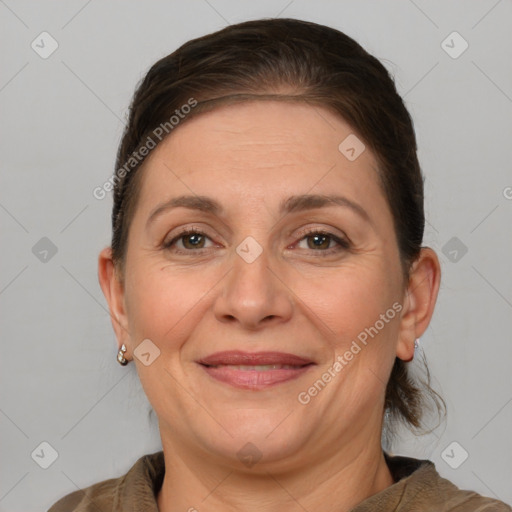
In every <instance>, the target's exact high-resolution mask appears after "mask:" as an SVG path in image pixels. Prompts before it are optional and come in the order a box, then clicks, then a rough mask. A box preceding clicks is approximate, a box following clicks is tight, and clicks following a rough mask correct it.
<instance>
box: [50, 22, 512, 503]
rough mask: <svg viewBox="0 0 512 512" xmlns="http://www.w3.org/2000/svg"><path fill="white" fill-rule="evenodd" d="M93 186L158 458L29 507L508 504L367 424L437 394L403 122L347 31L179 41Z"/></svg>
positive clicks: (106, 287)
mask: <svg viewBox="0 0 512 512" xmlns="http://www.w3.org/2000/svg"><path fill="white" fill-rule="evenodd" d="M111 184H112V185H113V186H114V209H113V214H112V222H113V236H112V247H109V248H106V249H104V250H103V251H102V252H101V254H100V256H99V279H100V284H101V287H102V290H103V292H104V294H105V297H106V299H107V301H108V303H109V307H110V312H111V317H112V323H113V327H114V330H115V332H116V336H117V339H118V343H119V353H118V356H117V357H118V361H119V362H120V363H121V364H123V365H124V364H127V363H128V362H130V361H133V363H134V364H135V365H136V367H137V371H138V374H139V377H140V379H141V382H142V385H143V388H144V390H145V392H146V394H147V396H148V399H149V401H150V402H151V405H152V407H153V409H154V410H155V412H156V414H157V417H158V423H159V428H160V434H161V439H162V446H163V451H162V452H158V453H155V454H151V455H146V456H144V457H141V458H140V459H139V460H138V461H137V463H136V464H135V465H134V466H133V467H132V468H131V469H130V471H129V472H128V473H127V474H126V475H125V476H123V477H121V478H116V479H112V480H107V481H105V482H101V483H98V484H95V485H93V486H91V487H89V488H87V489H85V490H84V491H78V492H75V493H73V494H70V495H68V496H66V497H65V498H63V499H62V500H60V501H59V502H58V503H56V504H55V505H54V506H53V507H52V508H51V509H50V512H60V511H64V510H65V511H66V512H70V511H77V512H78V511H86V510H87V511H88V510H123V511H125V510H133V511H135V510H137V511H144V512H156V511H157V510H159V511H160V512H171V511H175V510H190V511H193V510H200V511H220V510H222V511H224V510H278V509H279V510H310V511H313V510H324V509H327V508H328V509H333V510H339V511H353V512H356V511H357V512H363V511H370V510H371V511H374V510H397V511H398V510H399V511H410V510H415V511H427V510H429V511H430V510H435V511H444V510H446V511H447V510H453V511H455V510H457V511H477V510H479V511H480V510H512V509H511V508H510V507H508V506H507V505H506V504H504V503H502V502H498V501H496V500H492V499H490V498H485V497H482V496H479V495H478V494H476V493H474V492H471V491H463V490H459V489H458V488H457V487H455V486H454V485H453V484H451V483H450V482H448V481H447V480H445V479H443V478H441V477H440V476H439V475H438V473H437V472H436V469H435V467H434V465H433V463H432V462H430V461H427V460H416V459H412V458H407V457H398V456H394V457H393V456H391V455H389V454H388V453H386V452H384V451H383V448H382V445H381V437H382V434H383V423H384V417H385V416H386V417H387V418H388V419H391V420H392V419H393V418H394V419H401V420H403V421H404V422H405V423H407V424H409V425H410V426H412V427H415V428H417V427H420V425H421V423H420V420H421V412H422V407H423V399H424V396H423V395H424V393H426V394H427V396H428V395H429V394H430V396H431V397H434V399H435V398H436V397H435V394H434V393H433V392H432V390H430V388H428V387H427V388H426V391H425V392H422V391H421V390H420V388H419V387H418V385H417V384H416V383H414V382H413V381H412V380H411V378H410V377H409V375H408V367H407V362H409V361H411V360H412V359H413V357H414V349H415V344H416V340H417V339H418V338H419V337H421V335H422V334H423V333H424V332H425V330H426V328H427V326H428V324H429V322H430V319H431V317H432V313H433V310H434V305H435V302H436V297H437V293H438V289H439V281H440V267H439V261H438V258H437V256H436V254H435V253H434V251H432V250H431V249H429V248H426V247H422V246H421V243H422V238H423V228H424V212H423V182H422V176H421V171H420V167H419V163H418V160H417V155H416V140H415V134H414V130H413V125H412V121H411V118H410V116H409V114H408V112H407V110H406V108H405V106H404V104H403V102H402V100H401V98H400V97H399V96H398V94H397V92H396V89H395V86H394V83H393V81H392V79H391V78H390V76H389V74H388V73H387V71H386V70H385V68H384V67H383V66H382V65H381V64H380V63H379V62H378V61H377V60H376V59H375V58H374V57H372V56H370V55H369V54H368V53H367V52H365V51H364V50H363V49H362V48H361V47H360V46H359V45H358V44H357V43H356V42H355V41H353V40H352V39H350V38H349V37H347V36H346V35H344V34H342V33H341V32H339V31H337V30H334V29H331V28H328V27H324V26H320V25H316V24H313V23H308V22H303V21H298V20H291V19H273V20H257V21H250V22H246V23H241V24H239V25H232V26H229V27H227V28H226V29H224V30H221V31H219V32H216V33H214V34H211V35H208V36H205V37H202V38H199V39H196V40H193V41H190V42H188V43H186V44H185V45H183V46H182V47H181V48H179V49H178V50H177V51H176V52H174V53H173V54H171V55H169V56H167V57H165V58H163V59H162V60H160V61H159V62H157V63H156V64H155V65H154V66H153V67H152V68H151V70H150V71H149V72H148V74H147V76H146V77H145V79H144V80H143V82H142V83H141V85H140V86H139V88H138V90H137V91H136V93H135V96H134V99H133V102H132V106H131V113H130V118H129V122H128V125H127V127H126V130H125V133H124V136H123V139H122V142H121V144H120V148H119V152H118V158H117V165H116V173H115V174H114V176H113V178H112V180H111ZM98 192H99V193H101V191H98ZM437 403H439V401H438V402H437Z"/></svg>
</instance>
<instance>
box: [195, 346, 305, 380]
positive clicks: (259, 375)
mask: <svg viewBox="0 0 512 512" xmlns="http://www.w3.org/2000/svg"><path fill="white" fill-rule="evenodd" d="M197 363H199V365H200V366H201V368H202V369H203V370H204V371H205V372H206V373H207V374H208V375H209V376H210V377H212V378H214V379H216V380H218V381H221V382H224V383H226V384H230V385H231V386H234V387H237V388H242V389H252V390H259V389H265V388H268V387H270V386H274V385H277V384H281V383H284V382H289V381H291V380H294V379H297V378H299V377H300V376H302V375H303V374H304V373H306V372H308V371H309V370H310V369H311V367H312V366H314V365H315V362H314V361H312V360H311V359H307V358H304V357H300V356H297V355H295V354H289V353H284V352H242V351H237V350H234V351H225V352H217V353H215V354H211V355H209V356H207V357H205V358H202V359H200V360H198V361H197ZM263 365H264V366H267V365H274V366H279V367H280V368H275V369H265V370H258V369H256V368H254V369H249V368H247V369H241V368H238V367H239V366H249V367H250V366H263ZM283 366H284V368H283Z"/></svg>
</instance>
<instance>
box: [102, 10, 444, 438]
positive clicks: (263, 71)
mask: <svg viewBox="0 0 512 512" xmlns="http://www.w3.org/2000/svg"><path fill="white" fill-rule="evenodd" d="M283 90H286V91H287V92H286V94H285V93H284V92H282V91H283ZM274 98H277V99H279V100H282V101H300V102H307V103H308V104H311V105H319V106H322V107H324V108H328V109H330V110H331V111H333V112H334V113H336V114H337V115H339V116H341V117H342V118H343V119H345V120H346V121H347V122H348V123H349V124H350V125H351V127H352V128H353V129H354V131H356V132H357V134H358V136H359V137H360V138H361V139H362V140H363V141H364V143H365V145H366V146H367V147H369V148H370V149H371V150H372V151H373V153H374V155H375V156H376V158H377V161H378V164H379V178H380V181H381V186H382V188H383V191H384V193H385V196H386V197H387V200H388V203H389V206H390V209H391V212H392V215H393V219H394V227H395V232H396V236H397V240H398V247H399V250H400V256H401V261H402V267H403V271H404V277H405V278H408V272H409V269H410V265H411V264H412V263H413V262H414V260H415V259H416V258H417V256H418V255H419V252H420V249H421V244H422V240H423V230H424V224H425V218H424V211H423V178H422V174H421V170H420V165H419V162H418V158H417V154H416V150H417V145H416V136H415V132H414V127H413V122H412V119H411V117H410V115H409V113H408V111H407V109H406V107H405V105H404V103H403V101H402V99H401V97H400V96H399V95H398V93H397V91H396V88H395V84H394V81H393V79H392V78H391V77H390V75H389V73H388V72H387V70H386V68H385V67H384V66H383V65H382V64H381V63H380V62H379V61H378V60H377V59H376V58H375V57H373V56H372V55H370V54H368V53H367V52H366V51H365V50H364V49H363V48H362V47H361V46H360V45H359V44H358V43H357V42H356V41H354V40H353V39H351V38H350V37H348V36H347V35H345V34H343V33H342V32H340V31H338V30H335V29H333V28H330V27H326V26H322V25H318V24H315V23H311V22H306V21H301V20H295V19H262V20H254V21H248V22H244V23H239V24H237V25H230V26H228V27H226V28H224V29H222V30H220V31H218V32H215V33H213V34H209V35H206V36H203V37H200V38H198V39H193V40H191V41H189V42H187V43H185V44H184V45H183V46H181V47H180V48H178V49H177V50H176V51H175V52H173V53H171V54H170V55H168V56H167V57H164V58H163V59H161V60H159V61H158V62H156V63H155V64H154V65H153V66H152V67H151V69H150V70H149V72H148V73H147V75H146V76H145V78H144V79H143V80H142V82H141V83H140V84H139V86H138V88H137V90H136V92H135V94H134V97H133V100H132V103H131V106H130V115H129V120H128V124H127V126H126V128H125V131H124V134H123V137H122V140H121V143H120V146H119V151H118V155H117V161H116V169H117V170H118V171H116V175H115V179H114V206H113V211H112V228H113V233H112V252H113V259H114V262H115V264H116V267H117V268H118V269H119V271H120V275H121V276H122V275H123V267H124V259H125V254H126V248H127V240H128V230H129V226H130V223H131V219H132V218H133V214H134V210H135V207H136V203H137V197H138V190H139V189H140V186H139V185H140V176H141V174H142V173H141V172H137V171H139V169H140V168H141V165H142V164H143V163H144V161H145V157H141V156H140V152H141V151H140V148H142V147H144V145H147V141H148V140H149V139H151V140H152V141H153V142H154V139H155V138H156V139H159V140H158V142H159V141H160V138H161V140H163V138H164V137H160V136H161V135H162V134H163V131H162V127H164V131H165V133H166V134H167V133H172V129H174V127H175V126H179V125H180V124H182V123H183V122H186V121H187V120H189V119H191V118H192V117H194V116H196V115H198V114H200V113H201V112H205V111H208V110H211V109H213V108H215V107H217V106H219V105H222V104H227V103H233V102H237V101H247V100H250V99H259V100H263V99H274ZM187 105H188V106H190V108H188V107H187V108H186V109H185V106H187ZM192 106H193V108H192ZM181 114H186V115H181ZM178 115H179V116H178ZM171 116H173V117H174V118H175V120H172V119H171ZM178 117H179V119H178ZM161 132H162V133H161ZM156 133H158V134H159V135H160V136H159V137H155V134H156ZM134 155H136V159H134ZM130 159H132V160H130ZM127 162H131V164H130V166H131V168H130V167H127V165H126V164H127ZM122 169H124V172H120V171H121V170H122ZM406 282H407V281H406ZM427 377H428V370H427ZM423 384H424V385H425V390H426V394H428V395H429V396H430V398H432V399H433V400H434V402H436V405H437V409H438V411H439V409H440V408H439V401H438V398H439V399H440V397H439V396H438V395H437V393H435V392H434V391H433V390H432V389H431V388H430V386H429V378H427V381H426V382H424V383H423ZM424 398H425V393H424V392H423V391H422V389H421V388H420V386H418V384H417V383H416V382H415V381H414V380H413V379H412V378H411V376H410V375H409V372H408V366H407V363H404V362H403V361H402V360H400V359H398V358H397V359H396V360H395V363H394V366H393V370H392V372H391V376H390V379H389V382H388V384H387V389H386V398H385V411H386V412H387V417H390V418H399V419H403V420H405V422H407V423H408V424H409V425H410V426H412V427H416V428H419V427H420V425H421V424H420V419H421V416H422V411H423V403H424ZM440 401H441V402H442V399H440ZM443 405H444V403H443Z"/></svg>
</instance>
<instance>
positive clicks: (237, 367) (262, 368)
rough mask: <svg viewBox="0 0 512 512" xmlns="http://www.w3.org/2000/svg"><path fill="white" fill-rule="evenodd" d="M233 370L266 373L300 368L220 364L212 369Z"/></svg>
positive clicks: (274, 365)
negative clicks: (227, 368)
mask: <svg viewBox="0 0 512 512" xmlns="http://www.w3.org/2000/svg"><path fill="white" fill-rule="evenodd" d="M226 367H229V368H232V369H233V370H243V371H251V370H252V371H259V372H262V371H263V372H264V371H267V370H296V369H297V368H299V367H298V366H293V365H291V364H260V365H255V366H249V365H245V364H240V365H234V364H229V365H228V364H219V365H212V366H211V368H226Z"/></svg>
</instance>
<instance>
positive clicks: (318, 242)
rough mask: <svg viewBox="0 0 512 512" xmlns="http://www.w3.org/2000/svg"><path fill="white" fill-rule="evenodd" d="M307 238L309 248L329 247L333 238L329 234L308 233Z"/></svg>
mask: <svg viewBox="0 0 512 512" xmlns="http://www.w3.org/2000/svg"><path fill="white" fill-rule="evenodd" d="M305 238H307V240H308V247H309V249H329V245H330V243H331V240H332V239H331V237H330V236H329V235H327V234H314V235H308V236H307V237H305Z"/></svg>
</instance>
